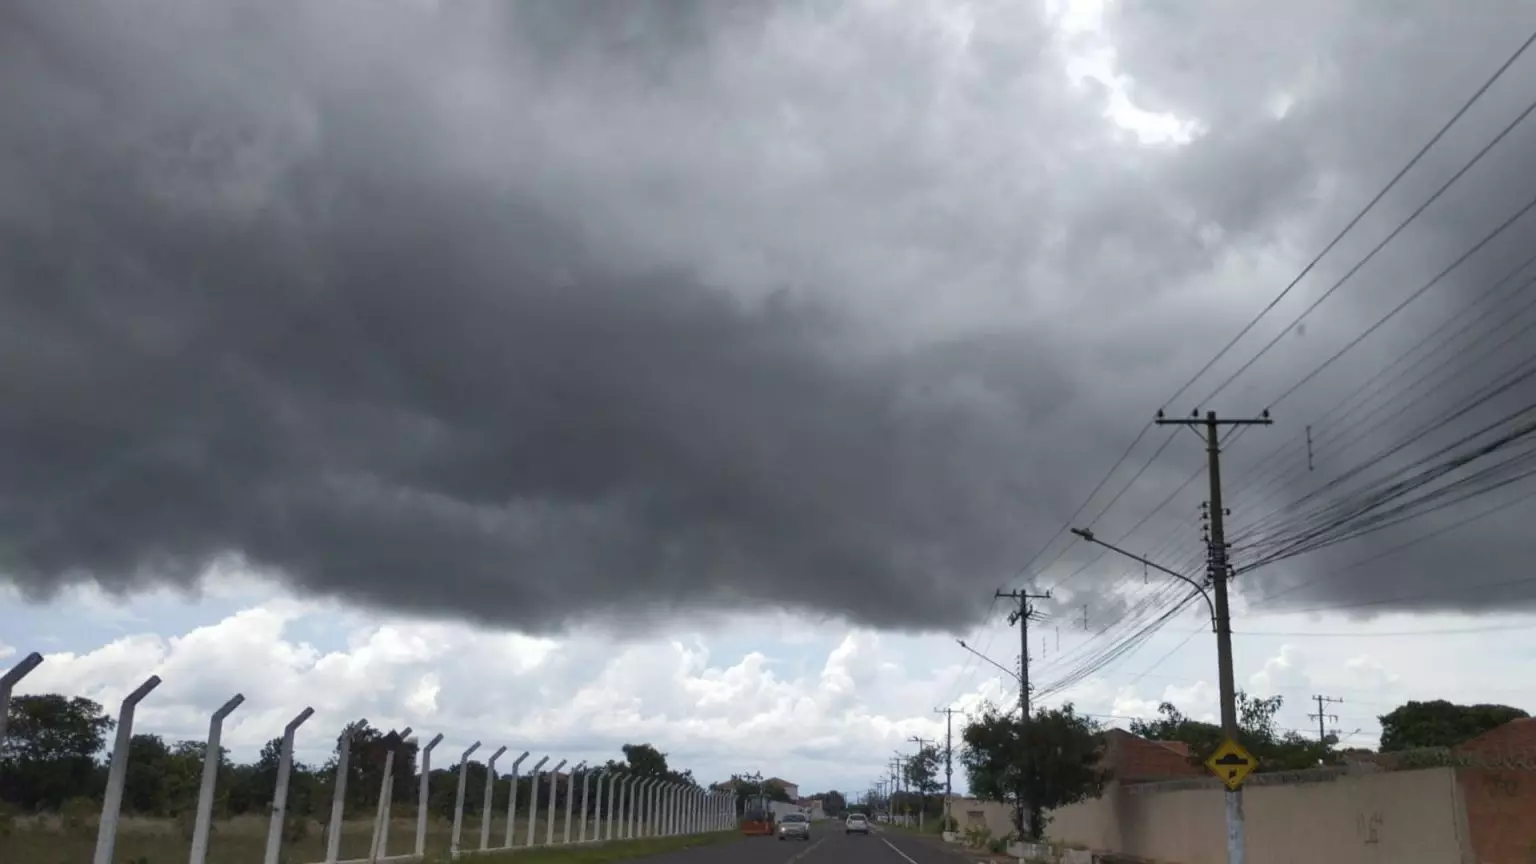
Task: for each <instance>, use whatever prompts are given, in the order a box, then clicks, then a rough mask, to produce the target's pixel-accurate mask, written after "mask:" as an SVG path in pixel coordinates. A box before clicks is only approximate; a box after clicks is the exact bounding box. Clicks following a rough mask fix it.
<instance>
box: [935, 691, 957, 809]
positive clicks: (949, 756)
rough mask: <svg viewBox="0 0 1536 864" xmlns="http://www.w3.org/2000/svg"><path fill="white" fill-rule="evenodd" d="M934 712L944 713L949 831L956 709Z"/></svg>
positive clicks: (943, 709) (945, 781) (945, 786)
mask: <svg viewBox="0 0 1536 864" xmlns="http://www.w3.org/2000/svg"><path fill="white" fill-rule="evenodd" d="M933 713H935V714H943V715H944V830H945V831H948V830H949V818H950V813H949V806H950V799H951V798H953V797H954V795H955V787H954V784H953V782H952V780H953V777H954V757H955V709H953V708H935V709H933Z"/></svg>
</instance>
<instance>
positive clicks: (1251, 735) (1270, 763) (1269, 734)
mask: <svg viewBox="0 0 1536 864" xmlns="http://www.w3.org/2000/svg"><path fill="white" fill-rule="evenodd" d="M1284 704H1285V700H1284V698H1283V697H1281V696H1268V697H1262V698H1261V697H1257V696H1251V695H1249V694H1248V693H1245V692H1242V691H1238V693H1237V721H1238V723H1237V725H1238V735H1237V738H1238V743H1240V744H1242V745H1243V747H1244V748H1246V749H1247V750H1248V751H1249V752H1250V753H1252V754H1253V755H1254V756H1255V757H1256V758H1257V759H1258V760H1259V768H1258V770H1259V771H1295V770H1299V769H1302V768H1311V767H1314V766H1316V765H1318V764H1319V763H1323V762H1330V761H1333V760H1335V759H1336V758H1337V755H1336V754H1334V753H1333V752H1332V748H1333V745H1334V744H1337V743H1338V739H1337V738H1336V737H1335V736H1333V735H1329V736H1327V737H1326V738H1324V739H1323V740H1322V741H1318V740H1317V739H1315V738H1310V737H1308V736H1306V735H1302V734H1300V733H1298V732H1294V731H1281V730H1280V728H1279V726H1278V725H1277V724H1276V722H1275V715H1276V714H1277V713H1278V712H1279V711H1280V708H1281V707H1282V706H1283V705H1284ZM1157 712H1158V716H1157V719H1155V720H1132V721H1131V728H1130V732H1131V734H1132V735H1139V736H1141V737H1143V738H1147V739H1149V740H1152V741H1178V742H1180V743H1183V744H1185V745H1187V746H1188V747H1189V752H1190V761H1191V762H1192V763H1194V764H1196V765H1200V764H1203V763H1204V762H1205V760H1206V759H1207V758H1209V757H1210V755H1211V754H1212V753H1214V752H1216V748H1217V747H1218V746H1220V745H1221V742H1222V741H1223V740H1225V736H1224V735H1222V733H1221V727H1220V726H1218V725H1217V724H1215V723H1206V722H1204V721H1201V720H1191V719H1190V718H1189V717H1187V716H1185V714H1184V713H1183V712H1181V711H1180V710H1179V709H1178V708H1177V707H1175V706H1174V705H1173V704H1172V703H1169V702H1164V703H1163V704H1161V705H1159V706H1158V708H1157Z"/></svg>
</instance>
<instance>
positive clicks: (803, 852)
mask: <svg viewBox="0 0 1536 864" xmlns="http://www.w3.org/2000/svg"><path fill="white" fill-rule="evenodd" d="M825 842H827V838H825V837H823V838H821V839H820V840H812V841H811V845H809V846H807V847H805V848H804V849H801V850H800V851H799V852H796V853H795V854H793V855H791V856H789V860H788V861H785V862H784V864H795V862H796V861H799V860H800V859H801V858H804V857H805V856H807V855H809V854H811V851H812V850H813V849H815V848H816V847H817V846H820V845H821V844H823V843H825ZM912 864H917V862H916V861H913V862H912Z"/></svg>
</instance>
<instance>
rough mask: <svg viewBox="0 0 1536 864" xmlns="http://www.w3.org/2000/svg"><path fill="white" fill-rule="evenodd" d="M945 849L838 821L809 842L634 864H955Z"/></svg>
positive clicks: (728, 847)
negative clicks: (847, 829) (857, 830)
mask: <svg viewBox="0 0 1536 864" xmlns="http://www.w3.org/2000/svg"><path fill="white" fill-rule="evenodd" d="M966 860H967V859H966V858H964V857H963V856H961V855H958V854H956V853H955V852H953V851H950V850H948V849H943V848H939V847H936V846H934V845H933V844H931V843H929V842H927V841H925V840H923V839H921V838H917V837H912V836H910V835H906V834H901V833H898V832H895V831H876V832H874V833H872V834H870V835H868V836H864V835H862V834H854V835H851V836H848V835H844V834H843V827H842V824H841V823H840V822H837V821H829V822H819V823H816V824H814V825H812V826H811V839H810V840H809V841H805V840H782V841H781V840H779V839H777V838H774V837H743V838H742V839H741V840H740V841H738V842H736V843H726V844H723V845H720V846H698V847H695V848H693V849H683V850H681V851H678V852H671V853H667V854H664V855H648V856H646V857H644V858H637V859H635V864H642V862H643V864H961V862H964V861H966Z"/></svg>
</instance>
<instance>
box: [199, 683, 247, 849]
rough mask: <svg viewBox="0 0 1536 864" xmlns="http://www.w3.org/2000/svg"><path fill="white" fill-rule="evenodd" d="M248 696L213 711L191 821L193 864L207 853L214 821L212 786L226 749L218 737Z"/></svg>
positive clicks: (240, 697)
mask: <svg viewBox="0 0 1536 864" xmlns="http://www.w3.org/2000/svg"><path fill="white" fill-rule="evenodd" d="M244 701H245V697H244V696H241V695H240V694H239V693H236V694H235V695H234V698H232V699H230V700H229V701H228V702H225V703H224V704H223V705H222V706H220V707H219V710H217V711H215V712H213V717H212V718H210V719H209V721H208V742H207V743H206V744H204V745H203V782H202V785H201V786H200V787H199V788H198V790H197V817H196V820H195V821H194V822H193V823H192V852H191V856H190V858H189V859H188V860H189V861H190V862H191V864H203V861H204V860H205V859H206V858H207V857H208V827H209V825H210V824H211V823H212V822H213V789H214V786H215V785H217V784H218V782H219V765H221V764H222V763H223V761H224V751H223V749H222V748H221V745H220V742H219V739H220V738H222V737H223V732H224V718H225V717H228V716H229V712H231V711H233V710H235V709H236V708H239V707H240V703H241V702H244Z"/></svg>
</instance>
